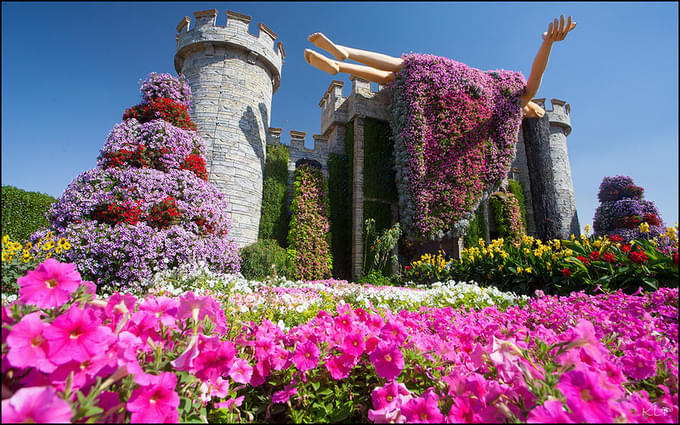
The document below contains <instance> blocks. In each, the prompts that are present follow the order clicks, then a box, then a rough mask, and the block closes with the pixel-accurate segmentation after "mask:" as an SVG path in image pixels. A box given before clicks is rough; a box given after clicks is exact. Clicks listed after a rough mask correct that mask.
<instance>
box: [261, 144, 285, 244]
mask: <svg viewBox="0 0 680 425" xmlns="http://www.w3.org/2000/svg"><path fill="white" fill-rule="evenodd" d="M288 153H289V147H288V146H286V145H281V144H279V145H268V146H267V161H266V162H265V165H264V181H263V183H262V215H261V216H260V230H259V234H258V239H275V240H276V241H277V242H278V243H279V245H280V246H281V247H284V248H285V247H286V246H287V245H288V242H287V237H288V220H289V218H288V206H287V205H286V189H287V185H288Z"/></svg>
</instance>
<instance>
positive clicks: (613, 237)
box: [609, 235, 623, 243]
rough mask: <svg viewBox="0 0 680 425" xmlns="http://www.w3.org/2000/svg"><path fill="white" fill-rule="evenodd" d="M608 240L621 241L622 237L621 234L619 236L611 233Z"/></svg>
mask: <svg viewBox="0 0 680 425" xmlns="http://www.w3.org/2000/svg"><path fill="white" fill-rule="evenodd" d="M609 240H610V241H612V242H614V243H617V242H621V241H623V238H622V237H621V236H619V235H612V236H611V237H610V238H609Z"/></svg>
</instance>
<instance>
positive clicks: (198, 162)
mask: <svg viewBox="0 0 680 425" xmlns="http://www.w3.org/2000/svg"><path fill="white" fill-rule="evenodd" d="M180 168H181V169H182V170H189V171H193V172H194V174H196V175H197V176H198V178H200V179H203V180H208V171H207V170H206V168H205V160H204V159H203V158H202V157H201V155H197V154H194V153H192V154H191V155H189V156H187V159H185V160H184V162H183V163H182V165H181V166H180Z"/></svg>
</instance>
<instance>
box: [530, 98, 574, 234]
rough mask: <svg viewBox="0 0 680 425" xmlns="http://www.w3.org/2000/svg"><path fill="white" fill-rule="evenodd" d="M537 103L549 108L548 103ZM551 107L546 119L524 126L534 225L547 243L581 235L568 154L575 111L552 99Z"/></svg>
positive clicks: (533, 119) (536, 101) (538, 101)
mask: <svg viewBox="0 0 680 425" xmlns="http://www.w3.org/2000/svg"><path fill="white" fill-rule="evenodd" d="M533 101H534V102H535V103H537V104H538V105H539V106H541V107H543V108H545V99H534V100H533ZM551 103H552V107H553V109H552V110H546V114H545V115H544V116H543V118H540V119H537V118H527V119H525V120H524V121H523V122H522V136H523V141H524V148H525V151H526V159H527V168H528V174H529V176H528V177H529V181H530V186H531V188H530V191H531V202H532V204H533V221H534V223H535V226H536V234H537V236H538V237H539V238H541V239H543V240H548V239H552V238H561V239H568V238H569V236H570V235H572V234H574V235H579V234H580V226H579V223H578V216H577V214H576V201H575V198H574V183H573V181H572V178H571V167H570V166H569V154H568V152H567V136H568V135H569V133H571V121H570V118H569V113H570V110H571V108H570V106H569V104H567V103H566V102H564V101H563V100H559V99H551Z"/></svg>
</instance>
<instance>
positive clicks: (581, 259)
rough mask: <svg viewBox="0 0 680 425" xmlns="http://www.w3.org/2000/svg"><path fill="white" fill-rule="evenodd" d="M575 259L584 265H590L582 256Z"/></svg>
mask: <svg viewBox="0 0 680 425" xmlns="http://www.w3.org/2000/svg"><path fill="white" fill-rule="evenodd" d="M576 259H577V260H579V261H580V262H582V263H583V264H585V265H588V264H590V260H588V259H587V258H586V257H584V256H583V255H579V256H578V257H576Z"/></svg>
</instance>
